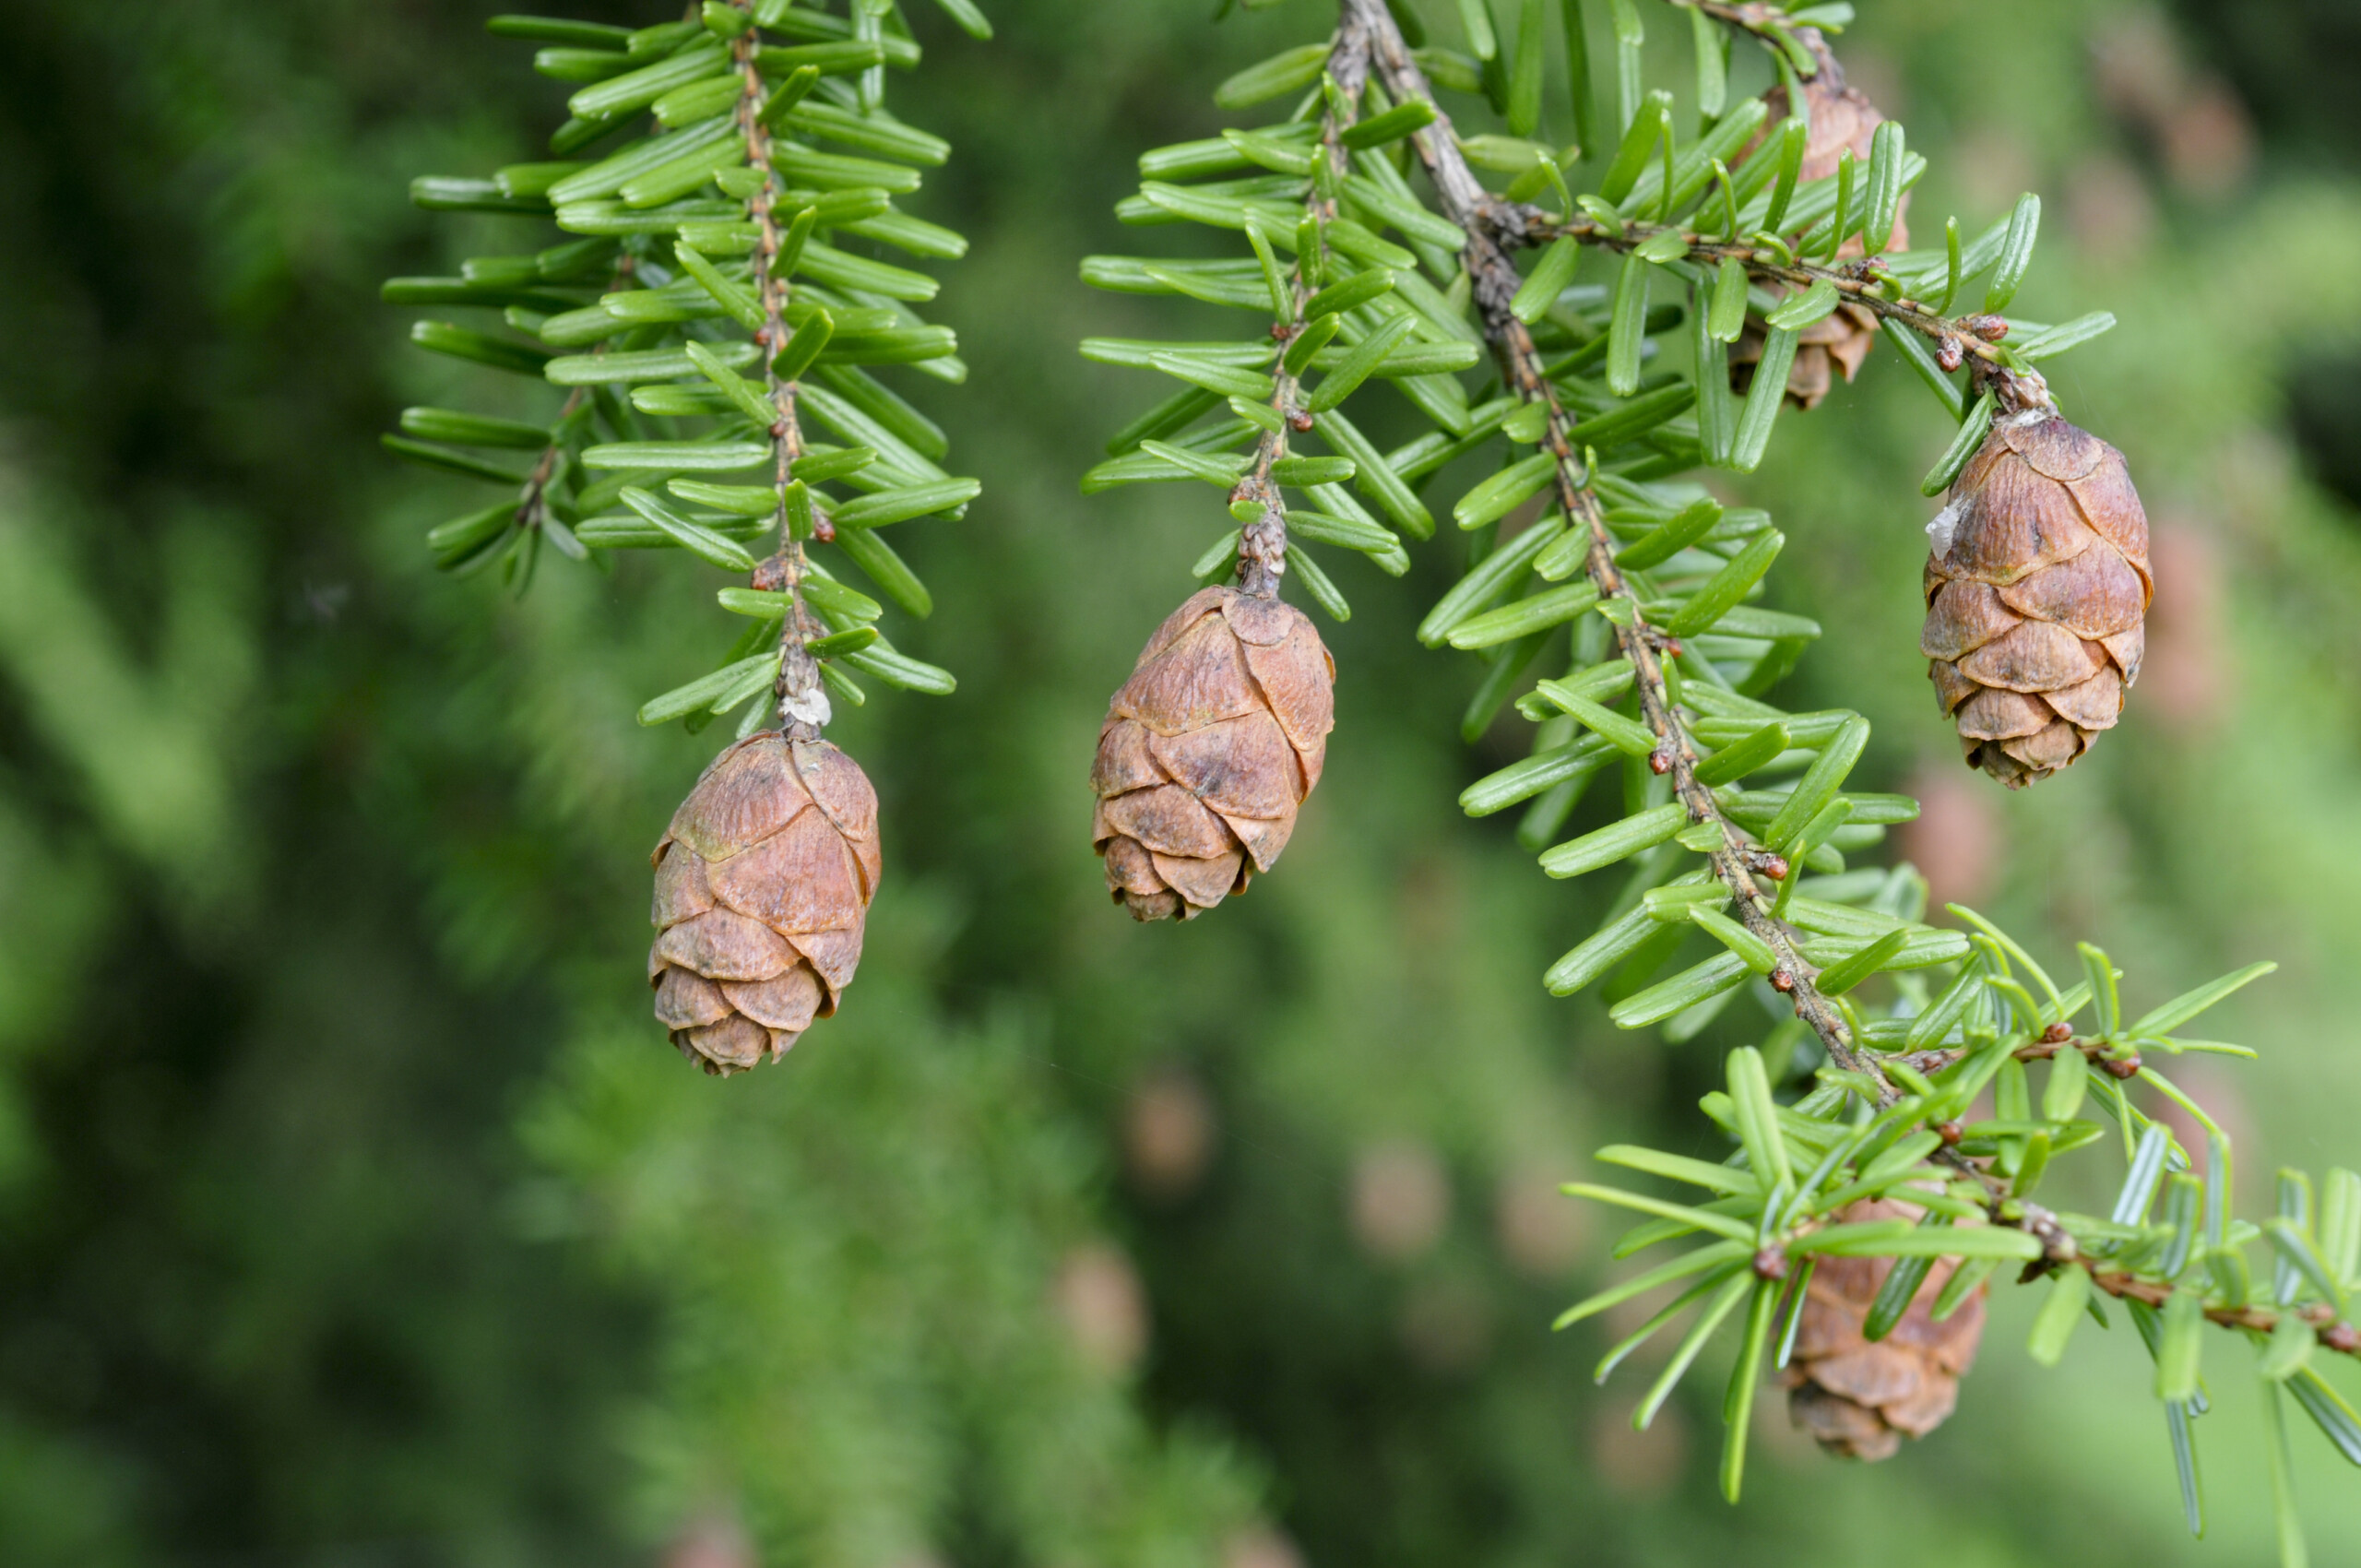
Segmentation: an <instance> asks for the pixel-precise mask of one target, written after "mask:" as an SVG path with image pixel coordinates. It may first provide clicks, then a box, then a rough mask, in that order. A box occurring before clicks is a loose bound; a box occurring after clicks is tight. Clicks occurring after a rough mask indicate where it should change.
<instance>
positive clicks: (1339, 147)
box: [1229, 17, 1370, 599]
mask: <svg viewBox="0 0 2361 1568" xmlns="http://www.w3.org/2000/svg"><path fill="white" fill-rule="evenodd" d="M1369 65H1370V41H1369V35H1368V30H1367V29H1366V28H1365V27H1364V26H1363V25H1362V24H1360V23H1359V22H1358V20H1357V19H1355V18H1351V17H1347V18H1344V20H1343V21H1342V22H1341V23H1340V25H1339V26H1338V27H1337V29H1336V37H1335V43H1334V44H1333V45H1332V46H1331V47H1330V49H1329V52H1328V67H1327V70H1328V77H1329V78H1330V79H1331V80H1332V81H1334V82H1335V84H1336V91H1335V93H1334V94H1333V95H1331V96H1330V97H1329V98H1328V100H1327V104H1326V107H1325V109H1324V110H1323V113H1322V114H1321V117H1320V140H1319V142H1318V144H1317V145H1316V148H1315V149H1314V151H1313V153H1312V157H1313V159H1314V160H1316V162H1317V164H1318V165H1320V166H1323V167H1324V168H1325V170H1326V172H1327V177H1326V178H1323V179H1315V180H1313V181H1312V182H1311V188H1310V189H1309V190H1307V191H1306V192H1305V194H1304V198H1303V210H1304V214H1305V216H1306V217H1308V218H1309V219H1311V223H1312V229H1313V233H1314V234H1315V235H1316V236H1318V238H1316V239H1315V241H1314V244H1311V245H1309V246H1305V245H1302V244H1301V243H1300V239H1299V248H1298V250H1297V252H1296V260H1295V266H1294V267H1292V268H1290V269H1289V271H1288V273H1287V301H1288V310H1287V320H1286V321H1284V322H1278V321H1274V322H1273V323H1272V326H1271V336H1272V337H1273V338H1274V339H1277V340H1278V342H1279V344H1280V348H1281V350H1282V351H1281V353H1280V356H1279V361H1278V362H1277V363H1276V364H1275V365H1274V366H1273V367H1272V370H1271V374H1272V378H1273V380H1274V381H1275V382H1276V384H1277V385H1276V386H1275V388H1274V389H1273V391H1272V393H1271V398H1270V409H1271V412H1272V413H1273V414H1274V415H1275V416H1276V418H1275V422H1274V424H1273V425H1272V426H1271V427H1270V428H1268V429H1265V430H1264V433H1263V434H1262V435H1261V436H1260V437H1259V438H1257V439H1256V441H1255V443H1254V455H1253V461H1252V466H1251V467H1250V468H1249V469H1247V470H1246V473H1245V475H1244V477H1243V478H1241V479H1240V480H1239V481H1238V483H1237V485H1236V487H1235V488H1233V489H1232V490H1231V491H1230V493H1229V500H1230V505H1232V507H1234V508H1236V507H1239V506H1240V504H1241V503H1243V504H1248V505H1256V506H1260V507H1261V508H1262V510H1261V512H1260V513H1258V514H1257V515H1256V516H1255V517H1254V518H1253V520H1252V521H1251V522H1248V523H1247V524H1245V526H1244V527H1242V528H1241V529H1240V530H1239V534H1238V585H1239V587H1240V588H1243V589H1244V590H1245V591H1246V592H1248V593H1251V594H1253V595H1255V596H1257V597H1258V598H1263V599H1269V598H1271V597H1273V596H1274V595H1275V594H1276V593H1277V592H1278V580H1279V578H1280V577H1281V576H1285V575H1286V573H1287V508H1286V505H1285V504H1284V503H1283V502H1282V500H1281V498H1280V495H1279V488H1278V486H1277V485H1275V484H1274V483H1272V482H1271V465H1272V464H1273V463H1275V462H1277V461H1278V460H1279V459H1280V458H1282V457H1286V456H1287V435H1288V433H1289V432H1290V431H1294V430H1299V429H1300V430H1308V429H1310V428H1311V416H1310V415H1309V414H1307V413H1306V412H1304V411H1303V410H1302V409H1300V408H1299V407H1298V405H1297V399H1296V395H1297V393H1298V392H1299V390H1300V389H1301V386H1302V381H1303V377H1302V374H1301V370H1300V369H1294V370H1291V369H1289V368H1288V365H1287V355H1286V352H1285V350H1286V348H1287V345H1288V344H1291V343H1293V342H1294V341H1295V339H1297V338H1298V337H1299V335H1300V334H1301V333H1302V332H1303V330H1304V329H1305V327H1308V326H1309V325H1310V323H1309V322H1308V321H1307V319H1306V318H1305V315H1304V306H1305V304H1306V303H1308V302H1309V301H1310V300H1311V296H1312V294H1313V293H1314V292H1315V290H1314V288H1313V285H1312V282H1311V278H1312V274H1313V271H1314V269H1315V267H1317V266H1318V264H1319V251H1320V248H1321V247H1322V246H1323V245H1325V244H1326V243H1327V241H1326V238H1325V236H1326V233H1327V226H1328V225H1329V224H1330V223H1332V222H1334V221H1335V217H1336V184H1337V182H1338V181H1339V180H1341V179H1342V178H1343V176H1344V172H1345V169H1346V162H1347V160H1346V153H1345V146H1344V143H1343V142H1342V141H1341V140H1339V139H1338V138H1339V137H1340V136H1341V135H1342V133H1343V131H1344V130H1345V127H1347V125H1351V124H1352V123H1353V116H1354V115H1355V113H1357V112H1358V108H1359V104H1360V98H1361V88H1362V86H1363V85H1364V84H1365V83H1366V82H1367V80H1368V79H1369ZM1274 303H1275V302H1274ZM1306 368H1308V367H1306Z"/></svg>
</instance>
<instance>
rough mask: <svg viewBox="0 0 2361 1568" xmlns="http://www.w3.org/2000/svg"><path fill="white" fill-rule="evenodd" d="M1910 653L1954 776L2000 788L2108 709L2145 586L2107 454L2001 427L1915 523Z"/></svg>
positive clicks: (2127, 673) (2060, 759) (2135, 647)
mask: <svg viewBox="0 0 2361 1568" xmlns="http://www.w3.org/2000/svg"><path fill="white" fill-rule="evenodd" d="M1927 536H1928V540H1929V542H1930V544H1931V547H1932V548H1931V552H1930V553H1929V554H1928V557H1927V571H1926V585H1925V586H1926V591H1927V626H1926V630H1925V632H1924V633H1923V634H1921V636H1919V639H1918V649H1919V651H1920V652H1921V653H1924V654H1925V655H1926V656H1927V657H1928V659H1931V660H1933V662H1932V663H1931V664H1930V665H1929V666H1928V676H1929V678H1931V679H1932V680H1933V681H1934V683H1935V693H1936V695H1937V696H1938V697H1939V698H1940V700H1941V702H1942V708H1943V712H1944V714H1945V715H1946V716H1947V717H1949V718H1951V719H1952V720H1953V721H1954V722H1955V723H1956V724H1957V725H1958V726H1959V737H1960V744H1961V746H1962V747H1963V748H1964V750H1965V752H1966V754H1967V760H1968V763H1969V765H1970V766H1975V767H1981V768H1982V769H1984V771H1985V772H1987V773H1988V774H1990V775H1991V776H1992V777H1993V778H1998V779H1999V780H2000V782H2002V783H2003V784H2006V785H2007V786H2009V788H2011V789H2012V790H2017V789H2023V787H2024V786H2025V785H2027V784H2030V783H2033V782H2034V781H2035V780H2036V779H2040V778H2047V777H2048V776H2049V775H2050V774H2052V773H2054V772H2056V771H2057V770H2058V769H2059V768H2061V767H2064V766H2067V765H2068V764H2069V763H2071V762H2072V761H2073V760H2074V759H2075V758H2076V757H2079V756H2081V755H2082V753H2083V752H2084V751H2086V750H2088V749H2089V747H2090V744H2091V742H2092V741H2093V740H2094V738H2096V736H2097V734H2098V732H2099V731H2102V730H2106V729H2109V728H2111V727H2112V726H2113V725H2114V723H2115V721H2116V718H2117V716H2118V715H2119V714H2120V713H2121V712H2122V711H2123V694H2124V693H2125V691H2126V690H2128V689H2129V688H2130V685H2131V683H2132V681H2133V680H2134V679H2135V678H2136V677H2137V676H2138V675H2139V673H2140V655H2141V651H2142V647H2144V646H2145V634H2144V632H2143V630H2142V616H2144V615H2145V614H2146V612H2147V609H2148V600H2149V599H2150V598H2151V596H2152V595H2153V592H2154V589H2155V584H2154V581H2153V578H2152V577H2151V576H2150V574H2149V570H2148V518H2147V515H2146V514H2145V513H2144V512H2142V510H2141V507H2140V493H2139V492H2138V491H2136V490H2134V489H2132V487H2131V476H2130V473H2129V472H2128V471H2127V470H2126V469H2125V468H2124V466H2123V454H2122V453H2120V452H2118V451H2117V450H2116V449H2115V448H2114V447H2112V446H2110V445H2107V444H2106V442H2104V441H2101V440H2100V439H2099V438H2098V437H2097V436H2095V435H2093V434H2090V433H2089V432H2087V431H2082V430H2078V429H2076V428H2075V427H2074V426H2072V425H2070V424H2069V423H2067V422H2065V421H2064V420H2062V419H2059V418H2058V416H2057V415H2056V414H2055V413H2052V412H2050V411H2048V410H2030V411H2027V412H2024V413H2019V414H2011V415H2007V416H2004V417H2003V418H2001V419H2000V420H1999V421H1998V422H1996V423H1995V424H1994V425H1993V427H1992V434H1989V435H1987V437H1985V440H1984V445H1983V446H1982V447H1981V448H1980V449H1979V450H1978V451H1977V452H1976V454H1975V457H1972V458H1970V459H1969V460H1968V464H1967V467H1966V468H1965V469H1962V470H1961V472H1960V476H1959V479H1958V481H1956V482H1954V483H1953V484H1952V490H1951V499H1950V501H1949V502H1948V503H1947V504H1946V505H1944V507H1943V509H1942V511H1941V512H1940V513H1938V514H1937V515H1936V517H1935V520H1934V521H1933V522H1932V523H1929V524H1928V526H1927Z"/></svg>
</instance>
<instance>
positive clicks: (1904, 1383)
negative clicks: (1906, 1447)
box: [1780, 1199, 1985, 1460]
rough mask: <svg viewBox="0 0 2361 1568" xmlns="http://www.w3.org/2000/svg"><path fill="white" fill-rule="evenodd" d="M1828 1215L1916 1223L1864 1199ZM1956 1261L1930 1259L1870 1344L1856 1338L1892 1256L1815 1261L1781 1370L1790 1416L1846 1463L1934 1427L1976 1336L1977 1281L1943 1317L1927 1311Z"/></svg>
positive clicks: (1889, 1450)
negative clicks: (1885, 1329)
mask: <svg viewBox="0 0 2361 1568" xmlns="http://www.w3.org/2000/svg"><path fill="white" fill-rule="evenodd" d="M1835 1218H1837V1219H1838V1220H1840V1221H1844V1222H1848V1223H1849V1222H1851V1221H1855V1220H1872V1219H1912V1220H1915V1219H1916V1218H1918V1211H1917V1210H1916V1208H1913V1207H1911V1206H1909V1205H1906V1204H1899V1203H1892V1202H1887V1201H1884V1200H1882V1199H1871V1200H1868V1201H1864V1202H1861V1203H1857V1204H1851V1205H1848V1206H1846V1207H1845V1208H1844V1209H1842V1210H1840V1211H1839V1212H1838V1213H1837V1215H1836V1217H1835ZM1957 1266H1958V1261H1957V1260H1956V1259H1953V1258H1938V1259H1937V1260H1936V1261H1935V1265H1934V1266H1933V1267H1932V1268H1930V1269H1928V1271H1927V1277H1926V1279H1925V1280H1924V1281H1923V1282H1922V1283H1921V1284H1920V1285H1919V1287H1918V1293H1917V1294H1916V1295H1915V1296H1913V1297H1912V1298H1911V1299H1910V1310H1909V1311H1908V1312H1906V1313H1904V1314H1903V1315H1902V1321H1901V1322H1900V1323H1897V1324H1894V1325H1893V1331H1892V1333H1890V1334H1888V1335H1887V1336H1885V1337H1884V1338H1883V1339H1880V1340H1878V1341H1876V1342H1875V1343H1871V1342H1870V1341H1869V1340H1867V1339H1864V1338H1863V1337H1862V1336H1861V1324H1862V1323H1863V1322H1864V1321H1865V1320H1866V1319H1867V1318H1868V1317H1869V1303H1870V1302H1872V1301H1876V1300H1877V1294H1878V1289H1879V1288H1880V1286H1882V1285H1883V1284H1884V1283H1885V1277H1886V1275H1887V1274H1888V1273H1889V1272H1891V1271H1892V1267H1893V1260H1892V1258H1845V1257H1823V1258H1821V1260H1820V1263H1819V1265H1818V1266H1817V1267H1815V1268H1814V1269H1813V1270H1812V1274H1811V1283H1810V1285H1809V1288H1808V1289H1806V1291H1805V1295H1804V1301H1803V1321H1802V1322H1801V1323H1799V1324H1797V1325H1796V1346H1795V1353H1794V1355H1793V1357H1792V1358H1791V1359H1790V1360H1789V1361H1788V1363H1787V1369H1786V1372H1783V1373H1781V1374H1780V1376H1781V1379H1782V1381H1783V1382H1785V1383H1786V1385H1787V1387H1788V1390H1789V1393H1788V1395H1787V1415H1788V1419H1789V1420H1793V1421H1794V1422H1795V1424H1796V1425H1797V1426H1799V1427H1801V1428H1802V1429H1803V1430H1804V1431H1808V1432H1809V1433H1811V1434H1812V1436H1813V1437H1815V1438H1817V1439H1819V1441H1820V1445H1821V1447H1822V1448H1825V1449H1826V1450H1828V1452H1830V1453H1831V1454H1834V1455H1839V1456H1841V1457H1843V1458H1847V1459H1872V1460H1874V1459H1890V1458H1892V1456H1893V1453H1894V1450H1896V1449H1898V1448H1900V1447H1901V1446H1902V1440H1903V1438H1904V1437H1905V1436H1908V1437H1924V1436H1926V1435H1927V1434H1928V1432H1930V1431H1934V1430H1935V1429H1936V1428H1937V1427H1939V1426H1940V1425H1942V1424H1943V1422H1944V1421H1945V1420H1947V1419H1949V1417H1950V1416H1951V1413H1952V1407H1953V1406H1955V1405H1957V1404H1958V1403H1959V1380H1960V1379H1961V1378H1962V1377H1964V1376H1965V1375H1966V1373H1967V1369H1968V1368H1969V1367H1971V1366H1974V1365H1975V1347H1976V1344H1977V1342H1978V1341H1980V1340H1981V1339H1982V1338H1983V1337H1984V1295H1985V1289H1984V1287H1983V1286H1981V1285H1978V1286H1977V1287H1976V1288H1975V1289H1974V1290H1973V1291H1971V1292H1969V1294H1968V1298H1967V1300H1966V1301H1962V1302H1961V1303H1960V1304H1959V1308H1958V1310H1957V1311H1955V1312H1953V1313H1952V1315H1951V1316H1949V1317H1947V1318H1945V1319H1944V1320H1943V1321H1942V1322H1940V1323H1937V1322H1935V1321H1934V1320H1933V1319H1932V1318H1931V1317H1929V1316H1928V1311H1929V1309H1931V1308H1932V1307H1933V1305H1934V1302H1935V1298H1936V1297H1937V1296H1939V1295H1940V1294H1941V1293H1942V1289H1943V1286H1944V1285H1945V1284H1946V1283H1947V1282H1948V1281H1949V1280H1950V1279H1951V1277H1952V1270H1953V1269H1954V1268H1955V1267H1957Z"/></svg>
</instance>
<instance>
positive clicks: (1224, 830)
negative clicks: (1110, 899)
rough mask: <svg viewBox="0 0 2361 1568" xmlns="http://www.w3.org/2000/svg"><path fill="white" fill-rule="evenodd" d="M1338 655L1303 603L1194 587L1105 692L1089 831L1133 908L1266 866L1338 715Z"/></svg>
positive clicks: (1120, 895)
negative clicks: (1127, 674)
mask: <svg viewBox="0 0 2361 1568" xmlns="http://www.w3.org/2000/svg"><path fill="white" fill-rule="evenodd" d="M1335 680H1336V663H1335V660H1334V659H1331V658H1329V657H1328V650H1327V649H1326V648H1325V647H1322V646H1321V643H1320V634H1319V633H1318V632H1317V631H1315V630H1313V628H1312V624H1311V620H1310V619H1309V618H1308V617H1307V616H1305V614H1304V613H1303V612H1302V611H1300V610H1298V609H1296V608H1295V607H1294V606H1292V605H1289V604H1287V603H1283V602H1282V601H1280V600H1276V599H1264V598H1260V597H1257V596H1255V595H1252V594H1247V593H1241V592H1240V591H1239V590H1238V589H1236V588H1202V589H1200V590H1199V591H1197V592H1196V593H1193V594H1192V595H1190V596H1189V600H1188V602H1187V603H1185V604H1183V605H1181V608H1180V609H1178V610H1176V611H1174V612H1172V615H1171V617H1170V618H1169V620H1167V621H1166V622H1165V623H1164V624H1163V625H1161V626H1158V627H1157V630H1156V635H1155V636H1152V637H1150V638H1148V640H1147V647H1145V649H1143V650H1142V651H1141V653H1140V658H1139V662H1138V664H1136V665H1135V666H1133V670H1132V678H1131V679H1130V680H1129V681H1127V682H1125V683H1124V684H1123V689H1122V690H1121V691H1119V692H1117V693H1116V694H1115V700H1114V701H1113V702H1112V703H1110V704H1109V706H1108V709H1107V722H1106V724H1105V726H1104V727H1102V728H1101V729H1100V730H1099V731H1098V759H1097V763H1096V764H1095V765H1094V766H1092V768H1091V770H1090V783H1091V788H1093V789H1094V790H1097V792H1098V809H1097V815H1096V817H1095V819H1094V821H1093V822H1092V825H1091V835H1090V836H1091V842H1092V844H1093V845H1094V846H1095V847H1096V848H1097V850H1098V852H1099V853H1100V854H1101V855H1103V856H1104V857H1106V861H1107V887H1108V890H1109V892H1110V893H1112V894H1113V895H1114V897H1115V898H1116V900H1117V901H1118V902H1120V903H1122V904H1126V905H1129V906H1130V908H1131V911H1132V915H1133V918H1134V919H1136V920H1143V921H1169V920H1184V921H1185V920H1190V919H1193V918H1194V917H1195V916H1197V915H1199V914H1201V913H1203V912H1204V910H1207V909H1212V908H1213V907H1214V906H1215V905H1216V904H1218V903H1220V902H1221V901H1222V899H1223V898H1224V897H1228V895H1229V894H1232V893H1242V892H1244V891H1245V890H1246V885H1247V883H1248V882H1249V881H1251V880H1252V877H1253V874H1254V873H1256V872H1258V871H1268V870H1270V869H1271V865H1272V862H1274V861H1276V860H1277V859H1278V858H1279V851H1280V850H1281V849H1285V848H1286V847H1287V835H1288V834H1290V833H1292V832H1293V831H1294V830H1295V814H1296V810H1297V808H1298V807H1299V806H1300V805H1302V803H1303V799H1304V797H1305V796H1306V795H1309V794H1310V793H1311V787H1312V786H1313V785H1314V784H1317V783H1319V782H1320V767H1321V764H1322V762H1323V760H1324V759H1325V757H1326V755H1327V752H1328V731H1330V730H1331V729H1333V728H1334V727H1335V692H1334V688H1335Z"/></svg>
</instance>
